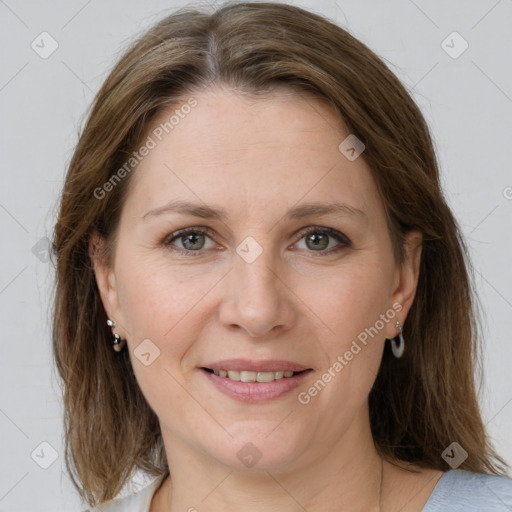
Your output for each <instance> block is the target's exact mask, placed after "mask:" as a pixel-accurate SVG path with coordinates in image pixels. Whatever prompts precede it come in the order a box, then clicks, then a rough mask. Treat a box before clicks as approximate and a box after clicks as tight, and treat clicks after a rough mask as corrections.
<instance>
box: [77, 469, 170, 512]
mask: <svg viewBox="0 0 512 512" xmlns="http://www.w3.org/2000/svg"><path fill="white" fill-rule="evenodd" d="M162 480H163V478H162V477H157V478H156V479H155V480H153V481H152V482H151V483H149V484H148V485H147V486H145V487H144V488H142V489H140V490H139V491H137V492H134V493H132V494H129V495H128V496H124V497H118V498H114V499H112V500H109V501H104V502H103V503H100V504H99V505H97V506H96V507H94V508H91V509H87V510H85V511H84V512H149V506H150V504H151V500H152V498H153V495H154V494H155V492H156V490H157V488H158V486H159V484H160V483H161V482H162Z"/></svg>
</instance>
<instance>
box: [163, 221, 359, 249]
mask: <svg viewBox="0 0 512 512" xmlns="http://www.w3.org/2000/svg"><path fill="white" fill-rule="evenodd" d="M189 233H203V234H205V235H208V236H209V237H210V238H211V239H212V240H213V238H214V231H213V230H212V229H211V228H209V227H207V226H191V227H188V228H183V229H179V230H177V231H174V232H172V233H170V234H168V235H166V236H165V237H164V239H163V240H162V244H163V245H165V246H168V247H172V250H175V251H177V252H180V253H182V254H183V253H185V254H187V255H194V253H197V254H200V253H202V252H205V251H203V250H198V251H187V250H186V249H181V248H179V247H175V246H173V245H172V244H171V241H173V240H176V239H179V238H180V237H182V236H185V235H187V234H189ZM310 233H323V234H326V235H328V236H330V237H332V238H334V239H335V240H336V241H337V242H338V244H339V245H338V246H336V247H331V249H328V250H326V251H308V252H311V253H313V254H315V253H317V255H318V256H323V255H328V254H333V253H335V252H337V251H339V250H341V249H342V248H344V247H345V248H347V247H351V246H352V241H351V240H350V239H349V238H348V237H347V236H346V235H345V234H344V233H342V232H340V231H338V230H336V229H334V228H330V227H326V226H317V225H311V226H307V227H305V228H303V229H301V230H300V231H299V232H297V233H296V234H295V235H294V237H295V238H296V241H295V242H294V244H293V245H295V244H296V243H298V242H299V241H300V240H301V239H302V238H304V237H305V236H306V235H308V234H310Z"/></svg>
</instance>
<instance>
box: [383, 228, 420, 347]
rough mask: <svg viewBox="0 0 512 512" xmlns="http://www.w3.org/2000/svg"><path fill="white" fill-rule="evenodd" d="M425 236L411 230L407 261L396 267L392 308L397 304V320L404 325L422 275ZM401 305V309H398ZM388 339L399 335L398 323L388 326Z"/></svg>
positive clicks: (406, 236) (408, 239)
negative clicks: (421, 266) (422, 252)
mask: <svg viewBox="0 0 512 512" xmlns="http://www.w3.org/2000/svg"><path fill="white" fill-rule="evenodd" d="M422 243H423V235H422V233H421V232H420V231H417V230H411V231H408V232H407V233H406V235H405V253H406V254H405V259H404V262H403V263H402V265H401V266H400V267H396V269H395V275H394V279H393V287H392V295H391V299H390V306H391V305H393V304H397V305H396V307H395V308H393V309H395V310H396V311H397V315H396V319H397V320H398V321H399V322H400V323H401V324H402V325H404V323H405V320H406V318H407V315H408V313H409V310H410V308H411V306H412V303H413V301H414V297H415V295H416V288H417V286H418V279H419V275H420V263H421V250H422ZM398 304H400V306H401V309H399V308H398ZM386 332H387V337H388V338H394V337H395V336H396V335H397V330H396V322H389V323H388V324H387V326H386Z"/></svg>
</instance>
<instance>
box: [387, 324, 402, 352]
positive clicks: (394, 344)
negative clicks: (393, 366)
mask: <svg viewBox="0 0 512 512" xmlns="http://www.w3.org/2000/svg"><path fill="white" fill-rule="evenodd" d="M396 328H397V329H398V343H397V342H396V337H395V338H389V341H390V342H391V350H392V351H393V355H394V356H395V357H396V358H397V359H400V358H401V357H402V356H403V355H404V350H405V341H404V336H403V334H402V331H403V328H402V326H401V325H400V322H399V321H398V320H397V322H396Z"/></svg>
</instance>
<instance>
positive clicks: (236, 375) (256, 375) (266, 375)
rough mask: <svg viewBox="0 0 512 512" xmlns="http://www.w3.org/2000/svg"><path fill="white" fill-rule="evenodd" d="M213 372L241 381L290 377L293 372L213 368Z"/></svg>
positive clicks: (268, 380)
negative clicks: (238, 370)
mask: <svg viewBox="0 0 512 512" xmlns="http://www.w3.org/2000/svg"><path fill="white" fill-rule="evenodd" d="M213 373H214V374H215V375H218V376H219V377H227V378H228V379H231V380H236V381H241V382H273V381H274V380H279V379H283V378H288V377H292V376H293V373H294V372H292V371H289V370H288V371H282V372H251V371H248V370H242V371H240V372H237V371H235V370H213Z"/></svg>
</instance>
